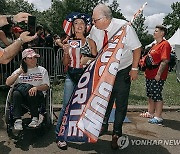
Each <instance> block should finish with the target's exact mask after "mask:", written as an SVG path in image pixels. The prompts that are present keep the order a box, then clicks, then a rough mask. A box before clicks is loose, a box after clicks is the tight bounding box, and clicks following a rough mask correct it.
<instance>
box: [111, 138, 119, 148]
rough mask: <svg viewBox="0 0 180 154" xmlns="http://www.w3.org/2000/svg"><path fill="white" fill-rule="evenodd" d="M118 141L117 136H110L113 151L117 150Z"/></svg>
mask: <svg viewBox="0 0 180 154" xmlns="http://www.w3.org/2000/svg"><path fill="white" fill-rule="evenodd" d="M118 139H119V136H117V135H113V136H112V141H111V148H112V149H113V150H117V149H118V148H119V146H118V143H117V141H118Z"/></svg>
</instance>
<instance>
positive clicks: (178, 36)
mask: <svg viewBox="0 0 180 154" xmlns="http://www.w3.org/2000/svg"><path fill="white" fill-rule="evenodd" d="M168 42H169V43H170V44H171V46H175V45H180V28H178V29H177V31H176V32H175V33H174V35H173V36H172V37H171V38H170V39H169V40H168Z"/></svg>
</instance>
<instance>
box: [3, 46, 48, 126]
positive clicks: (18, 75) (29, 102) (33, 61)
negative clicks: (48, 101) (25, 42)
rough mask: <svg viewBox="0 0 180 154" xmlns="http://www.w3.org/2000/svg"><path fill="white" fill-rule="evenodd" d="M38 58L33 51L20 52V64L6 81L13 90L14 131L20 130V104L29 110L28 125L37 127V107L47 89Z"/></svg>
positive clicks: (46, 74)
mask: <svg viewBox="0 0 180 154" xmlns="http://www.w3.org/2000/svg"><path fill="white" fill-rule="evenodd" d="M38 57H40V55H39V54H37V53H36V52H35V51H34V50H33V49H25V50H24V51H23V52H22V64H21V66H20V68H18V69H17V70H15V71H14V72H13V73H12V75H11V76H9V77H8V78H7V80H6V85H8V86H14V88H13V107H14V108H13V116H14V119H15V123H14V129H15V130H22V129H23V127H22V119H21V116H22V104H25V105H26V106H28V107H29V108H30V112H31V117H32V121H31V123H30V124H29V125H28V126H29V127H31V128H36V127H38V126H39V124H40V123H39V121H38V116H39V114H38V107H39V106H40V104H41V103H42V101H43V99H44V97H45V94H46V91H47V90H48V89H49V85H50V83H49V77H48V72H47V70H46V69H45V68H44V67H42V66H38V65H37V58H38Z"/></svg>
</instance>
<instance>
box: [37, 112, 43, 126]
mask: <svg viewBox="0 0 180 154" xmlns="http://www.w3.org/2000/svg"><path fill="white" fill-rule="evenodd" d="M43 120H44V116H43V115H42V114H39V120H38V126H39V125H40V124H41V123H42V122H43Z"/></svg>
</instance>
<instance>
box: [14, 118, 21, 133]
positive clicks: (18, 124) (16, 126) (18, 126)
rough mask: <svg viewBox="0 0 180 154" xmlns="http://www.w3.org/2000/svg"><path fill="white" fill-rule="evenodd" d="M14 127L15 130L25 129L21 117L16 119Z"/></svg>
mask: <svg viewBox="0 0 180 154" xmlns="http://www.w3.org/2000/svg"><path fill="white" fill-rule="evenodd" d="M14 129H15V130H23V127H22V120H21V119H16V121H15V122H14Z"/></svg>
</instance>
